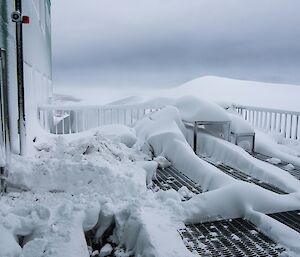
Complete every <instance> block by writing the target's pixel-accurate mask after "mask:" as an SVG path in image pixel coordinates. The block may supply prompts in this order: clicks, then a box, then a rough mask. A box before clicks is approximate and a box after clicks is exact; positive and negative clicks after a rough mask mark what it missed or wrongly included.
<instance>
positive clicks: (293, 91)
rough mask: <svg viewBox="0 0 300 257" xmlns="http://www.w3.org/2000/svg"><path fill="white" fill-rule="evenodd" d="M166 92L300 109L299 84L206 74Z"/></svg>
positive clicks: (215, 99) (222, 100)
mask: <svg viewBox="0 0 300 257" xmlns="http://www.w3.org/2000/svg"><path fill="white" fill-rule="evenodd" d="M165 93H166V95H169V96H170V97H175V98H177V97H179V96H184V95H187V94H192V95H194V96H198V97H202V98H205V99H209V100H212V101H214V102H220V103H224V102H231V103H236V104H241V105H251V106H258V107H267V108H277V109H284V110H291V111H299V110H300V103H299V101H298V98H297V96H298V95H300V87H299V86H296V85H286V84H273V83H264V82H257V81H246V80H238V79H230V78H223V77H216V76H203V77H199V78H196V79H193V80H191V81H188V82H186V83H184V84H183V85H181V86H179V87H176V88H172V89H168V90H165ZM287 99H288V100H287Z"/></svg>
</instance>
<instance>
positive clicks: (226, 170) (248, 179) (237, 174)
mask: <svg viewBox="0 0 300 257" xmlns="http://www.w3.org/2000/svg"><path fill="white" fill-rule="evenodd" d="M199 157H200V158H202V159H203V160H205V161H206V162H209V163H210V164H212V165H214V166H215V167H217V168H218V169H220V170H221V171H223V172H224V173H226V174H227V175H229V176H231V177H233V178H235V179H239V180H243V181H246V182H249V183H254V184H256V185H258V186H260V187H263V188H265V189H267V190H270V191H273V192H275V193H278V194H286V192H284V191H283V190H281V189H279V188H277V187H275V186H273V185H271V184H268V183H266V182H263V181H261V180H259V179H257V178H254V177H252V176H250V175H248V174H245V173H243V172H242V171H239V170H236V169H234V168H232V167H230V166H228V165H226V164H224V163H219V162H216V161H213V160H212V159H210V158H209V157H205V156H199Z"/></svg>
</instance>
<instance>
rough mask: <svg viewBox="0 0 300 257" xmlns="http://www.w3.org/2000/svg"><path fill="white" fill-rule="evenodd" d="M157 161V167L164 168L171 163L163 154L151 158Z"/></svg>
mask: <svg viewBox="0 0 300 257" xmlns="http://www.w3.org/2000/svg"><path fill="white" fill-rule="evenodd" d="M153 161H156V162H157V163H158V167H160V168H162V169H164V168H167V167H170V166H171V163H170V162H169V161H168V160H167V159H166V158H165V157H163V156H157V157H155V158H154V159H153Z"/></svg>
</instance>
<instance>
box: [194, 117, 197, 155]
mask: <svg viewBox="0 0 300 257" xmlns="http://www.w3.org/2000/svg"><path fill="white" fill-rule="evenodd" d="M197 133H198V124H197V121H195V122H194V144H193V147H194V152H195V154H197Z"/></svg>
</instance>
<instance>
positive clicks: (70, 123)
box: [69, 110, 72, 134]
mask: <svg viewBox="0 0 300 257" xmlns="http://www.w3.org/2000/svg"><path fill="white" fill-rule="evenodd" d="M71 133H72V120H71V110H70V111H69V134H71Z"/></svg>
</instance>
